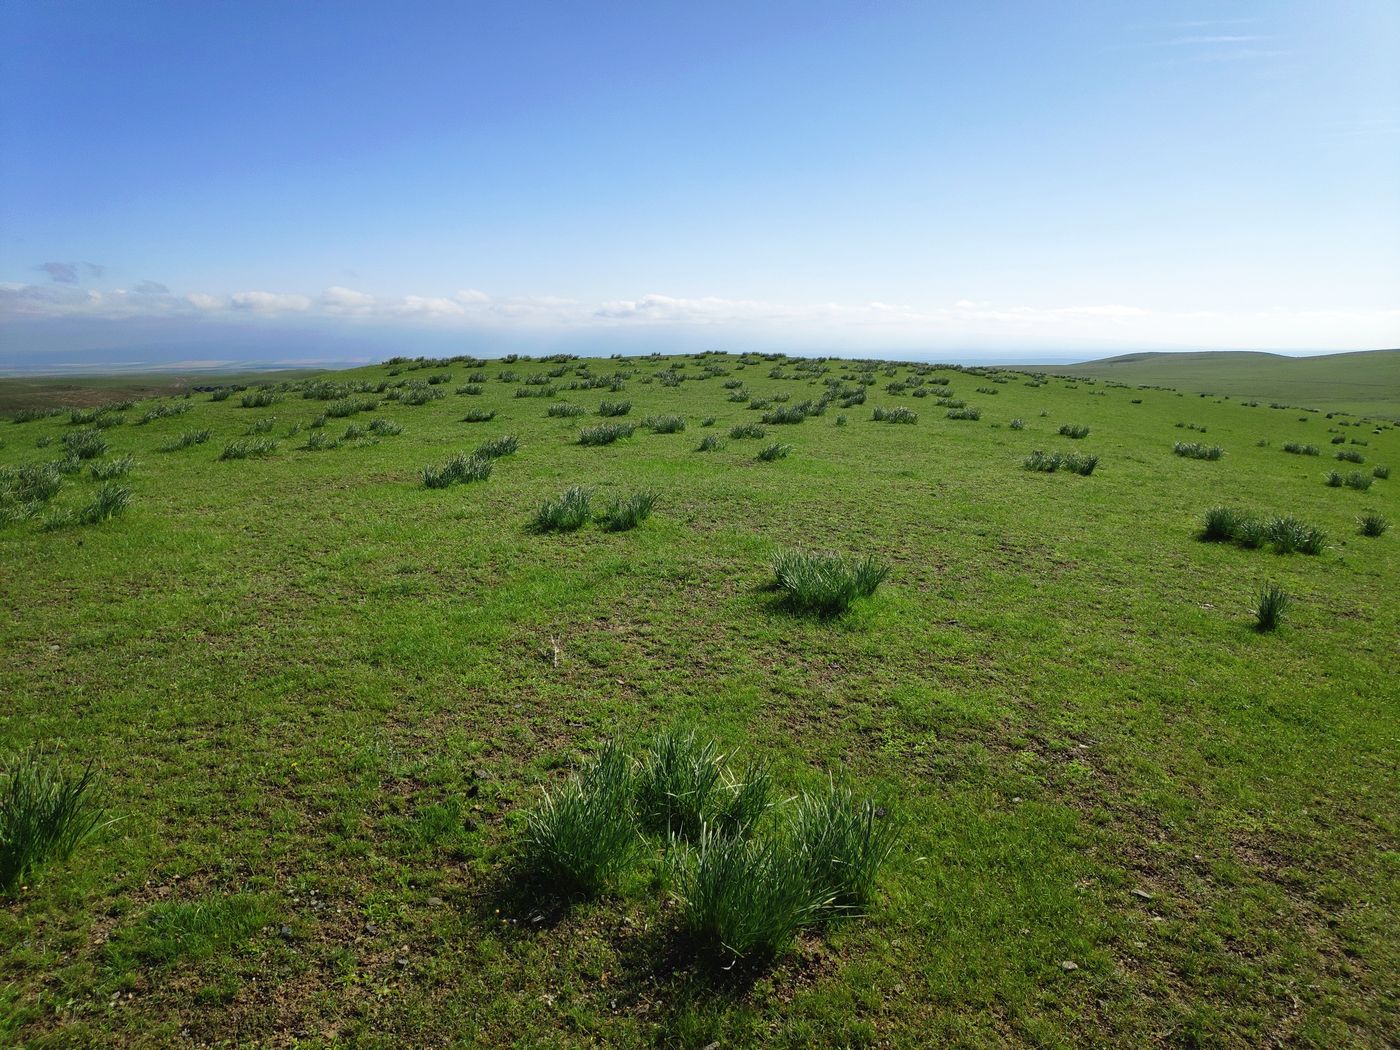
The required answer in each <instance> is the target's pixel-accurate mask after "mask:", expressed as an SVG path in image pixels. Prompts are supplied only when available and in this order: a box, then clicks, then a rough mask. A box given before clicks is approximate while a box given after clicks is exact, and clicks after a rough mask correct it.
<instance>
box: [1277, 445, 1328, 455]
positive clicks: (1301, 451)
mask: <svg viewBox="0 0 1400 1050" xmlns="http://www.w3.org/2000/svg"><path fill="white" fill-rule="evenodd" d="M1283 450H1284V451H1285V452H1291V453H1292V454H1293V455H1295V456H1320V455H1321V454H1322V453H1321V452H1320V451H1319V450H1318V447H1317V446H1316V445H1303V444H1300V443H1299V442H1297V441H1285V442H1284V443H1283Z"/></svg>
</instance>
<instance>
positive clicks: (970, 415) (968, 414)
mask: <svg viewBox="0 0 1400 1050" xmlns="http://www.w3.org/2000/svg"><path fill="white" fill-rule="evenodd" d="M947 416H948V418H949V419H971V420H974V421H975V420H978V419H981V418H982V410H981V409H979V408H950V409H948V412H947Z"/></svg>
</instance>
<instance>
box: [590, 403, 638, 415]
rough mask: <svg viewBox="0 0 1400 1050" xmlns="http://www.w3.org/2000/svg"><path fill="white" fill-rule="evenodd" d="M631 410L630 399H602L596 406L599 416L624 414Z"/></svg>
mask: <svg viewBox="0 0 1400 1050" xmlns="http://www.w3.org/2000/svg"><path fill="white" fill-rule="evenodd" d="M631 411H632V402H630V401H604V402H603V403H602V404H600V405H599V406H598V415H600V416H625V415H627V413H628V412H631Z"/></svg>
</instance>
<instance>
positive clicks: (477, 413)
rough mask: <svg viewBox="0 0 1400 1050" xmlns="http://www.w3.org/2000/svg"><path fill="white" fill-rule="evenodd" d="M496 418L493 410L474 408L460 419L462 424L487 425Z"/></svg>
mask: <svg viewBox="0 0 1400 1050" xmlns="http://www.w3.org/2000/svg"><path fill="white" fill-rule="evenodd" d="M495 418H496V413H495V410H494V409H487V408H474V409H472V410H471V411H470V412H468V413H467V414H466V415H465V416H463V417H462V422H463V423H489V422H491V420H493V419H495Z"/></svg>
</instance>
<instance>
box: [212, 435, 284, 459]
mask: <svg viewBox="0 0 1400 1050" xmlns="http://www.w3.org/2000/svg"><path fill="white" fill-rule="evenodd" d="M276 451H277V442H276V441H274V440H272V439H271V438H257V439H256V440H253V441H230V442H229V443H228V444H227V445H225V446H224V450H223V451H222V452H220V453H219V458H220V459H251V458H255V457H261V456H270V455H272V454H273V453H274V452H276Z"/></svg>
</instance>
